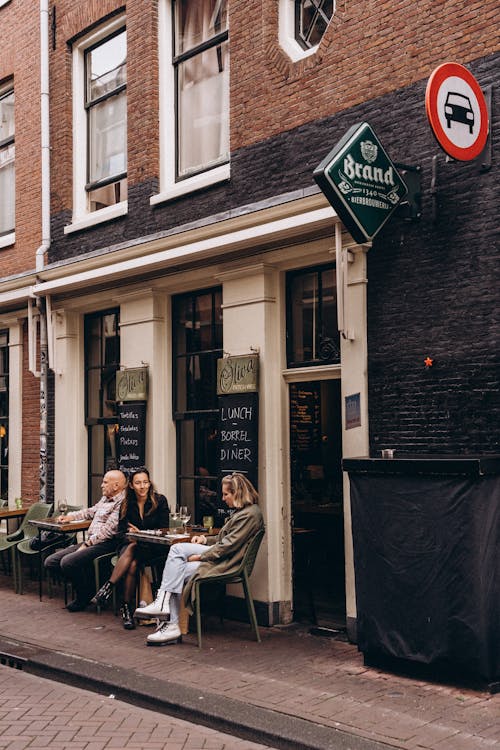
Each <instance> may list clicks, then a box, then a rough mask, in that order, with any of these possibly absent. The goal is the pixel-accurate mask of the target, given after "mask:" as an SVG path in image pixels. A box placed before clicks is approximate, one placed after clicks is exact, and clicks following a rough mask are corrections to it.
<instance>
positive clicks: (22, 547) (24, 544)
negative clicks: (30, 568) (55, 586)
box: [16, 534, 76, 596]
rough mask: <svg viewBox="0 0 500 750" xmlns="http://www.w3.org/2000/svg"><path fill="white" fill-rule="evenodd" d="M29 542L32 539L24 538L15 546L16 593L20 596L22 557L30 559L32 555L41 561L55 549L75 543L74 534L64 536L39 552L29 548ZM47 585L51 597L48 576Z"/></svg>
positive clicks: (21, 588) (21, 591) (50, 585)
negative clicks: (16, 558)
mask: <svg viewBox="0 0 500 750" xmlns="http://www.w3.org/2000/svg"><path fill="white" fill-rule="evenodd" d="M31 540H32V537H25V538H24V539H23V540H22V541H21V542H18V544H17V550H16V554H17V556H18V560H17V593H18V594H22V593H23V583H24V582H23V565H22V560H23V558H22V556H23V555H26V556H28V559H30V558H31V556H32V555H41V556H42V561H43V560H44V559H45V558H46V557H48V555H50V554H51V553H52V552H55V551H56V549H60V548H61V547H69V545H70V544H74V543H75V542H76V534H65V535H64V538H62V539H58V540H57V541H55V542H52V544H47V545H45V546H44V547H43V548H42V549H41V550H38V549H32V548H31ZM42 575H43V566H42ZM48 581H49V583H48V585H49V596H52V583H51V580H50V576H49V578H48Z"/></svg>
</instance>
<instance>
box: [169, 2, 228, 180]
mask: <svg viewBox="0 0 500 750" xmlns="http://www.w3.org/2000/svg"><path fill="white" fill-rule="evenodd" d="M173 8H174V56H173V65H174V70H175V88H176V105H177V128H176V131H177V170H176V171H177V177H178V178H182V177H186V176H189V175H192V174H194V173H195V172H200V171H202V170H205V169H210V167H213V166H214V165H216V164H219V163H221V162H223V161H227V159H228V156H229V52H228V14H227V2H226V0H175V2H174V6H173Z"/></svg>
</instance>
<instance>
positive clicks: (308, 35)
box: [295, 0, 335, 50]
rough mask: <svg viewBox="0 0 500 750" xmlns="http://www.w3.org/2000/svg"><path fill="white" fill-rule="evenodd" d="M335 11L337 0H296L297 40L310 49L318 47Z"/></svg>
mask: <svg viewBox="0 0 500 750" xmlns="http://www.w3.org/2000/svg"><path fill="white" fill-rule="evenodd" d="M334 12H335V0H295V40H296V41H297V43H298V44H299V45H300V46H301V47H302V49H305V50H308V49H312V48H313V47H317V46H318V44H319V43H320V42H321V39H322V38H323V35H324V33H325V31H326V29H327V28H328V24H329V23H330V19H331V18H332V16H333V14H334Z"/></svg>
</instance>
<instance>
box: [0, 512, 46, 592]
mask: <svg viewBox="0 0 500 750" xmlns="http://www.w3.org/2000/svg"><path fill="white" fill-rule="evenodd" d="M51 509H52V505H48V504H47V503H33V505H31V506H30V507H29V508H28V510H27V512H26V515H25V516H24V518H23V521H22V523H21V525H20V526H19V528H18V530H17V531H15V532H14V533H13V534H7V535H6V536H5V537H4V538H1V539H0V553H2V554H3V553H5V552H10V559H11V565H12V576H13V580H14V591H16V592H17V591H18V562H19V558H18V556H17V545H18V544H19V542H22V541H23V540H24V539H32V538H33V537H34V536H36V535H37V534H38V530H37V529H36V527H35V526H33V524H32V523H31V521H42V520H43V519H44V518H47V517H48V516H49V515H50V512H51Z"/></svg>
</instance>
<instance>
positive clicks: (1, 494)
mask: <svg viewBox="0 0 500 750" xmlns="http://www.w3.org/2000/svg"><path fill="white" fill-rule="evenodd" d="M8 497H9V336H8V333H7V331H0V499H1V500H2V504H3V503H7V501H8Z"/></svg>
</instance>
